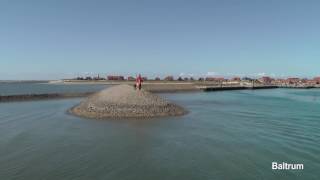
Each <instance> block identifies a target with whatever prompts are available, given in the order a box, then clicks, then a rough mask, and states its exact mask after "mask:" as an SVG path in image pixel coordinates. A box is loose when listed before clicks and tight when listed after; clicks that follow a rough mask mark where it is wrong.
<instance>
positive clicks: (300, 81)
mask: <svg viewBox="0 0 320 180" xmlns="http://www.w3.org/2000/svg"><path fill="white" fill-rule="evenodd" d="M135 80H136V78H135V77H133V76H128V77H125V76H121V75H107V76H100V75H96V76H85V77H82V76H79V77H76V78H73V79H65V80H64V81H65V82H82V81H86V82H87V81H92V82H94V81H102V82H114V81H116V82H125V81H129V82H130V81H135ZM143 80H144V81H145V82H168V83H170V82H175V83H179V82H190V83H197V84H201V83H205V84H216V85H223V86H254V85H256V86H261V85H264V86H278V87H288V88H290V87H291V88H318V87H320V77H314V78H312V79H307V78H297V77H290V78H285V79H282V78H272V77H269V76H263V77H260V78H250V77H232V78H225V77H198V78H193V77H181V76H178V77H174V76H166V77H164V78H160V77H155V78H148V77H146V76H144V77H143Z"/></svg>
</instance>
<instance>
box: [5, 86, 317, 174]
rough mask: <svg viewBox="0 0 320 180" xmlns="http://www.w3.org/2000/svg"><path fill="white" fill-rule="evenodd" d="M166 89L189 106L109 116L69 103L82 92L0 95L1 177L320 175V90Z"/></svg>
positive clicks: (172, 99) (170, 97)
mask: <svg viewBox="0 0 320 180" xmlns="http://www.w3.org/2000/svg"><path fill="white" fill-rule="evenodd" d="M160 95H161V96H164V97H165V98H167V99H170V100H171V101H174V102H175V103H178V104H180V105H182V106H184V107H185V108H187V109H188V110H189V111H190V112H189V114H187V115H185V116H182V117H171V118H157V119H150V120H145V119H144V120H104V121H101V120H92V119H85V118H78V117H75V116H72V115H70V114H68V113H67V112H66V111H67V109H69V108H70V107H72V106H74V105H76V104H78V103H79V102H80V101H81V100H82V99H64V100H51V101H31V102H12V103H0V179H1V180H2V179H3V180H11V179H21V180H25V179H32V180H37V179H46V180H57V179H59V180H64V179H68V180H69V179H83V180H87V179H97V180H99V179H101V180H106V179H110V180H114V179H117V180H118V179H119V180H123V179H128V180H129V179H130V180H131V179H134V180H142V179H146V180H150V179H155V180H164V179H167V180H171V179H172V180H177V179H183V180H189V179H190V180H191V179H192V180H197V179H198V180H206V179H208V180H209V179H210V180H212V179H243V180H250V179H252V180H253V179H267V180H269V179H288V180H289V179H290V180H292V179H304V180H308V179H315V180H317V179H319V177H320V171H319V169H320V90H318V89H310V90H299V89H268V90H239V91H221V92H208V93H204V92H197V93H176V94H160ZM272 162H278V163H282V162H286V163H299V164H303V165H304V169H303V170H273V169H272Z"/></svg>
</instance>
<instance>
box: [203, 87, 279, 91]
mask: <svg viewBox="0 0 320 180" xmlns="http://www.w3.org/2000/svg"><path fill="white" fill-rule="evenodd" d="M198 88H199V89H200V90H202V91H205V92H209V91H226V90H245V89H252V90H254V89H275V88H279V87H278V86H201V87H198Z"/></svg>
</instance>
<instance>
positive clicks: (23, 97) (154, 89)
mask: <svg viewBox="0 0 320 180" xmlns="http://www.w3.org/2000/svg"><path fill="white" fill-rule="evenodd" d="M59 84H61V83H59ZM63 84H64V83H63ZM91 84H92V83H91ZM122 84H128V85H132V86H133V83H128V82H122ZM109 85H117V83H114V82H112V84H109ZM132 88H133V87H132ZM276 88H288V89H310V88H312V87H281V86H272V85H269V86H266V85H259V86H254V87H252V86H240V85H233V86H231V85H229V86H225V85H224V86H221V85H220V86H218V85H215V84H208V83H207V84H204V83H203V84H199V83H198V84H196V83H181V82H178V83H177V82H170V83H165V82H163V83H150V82H149V83H144V85H143V89H144V90H146V91H149V92H151V93H187V92H191V93H192V92H214V91H233V90H259V89H276ZM314 88H317V87H314ZM94 93H96V92H84V93H43V94H18V95H3V96H0V103H3V102H23V101H33V100H51V99H67V98H81V97H88V96H90V95H92V94H94Z"/></svg>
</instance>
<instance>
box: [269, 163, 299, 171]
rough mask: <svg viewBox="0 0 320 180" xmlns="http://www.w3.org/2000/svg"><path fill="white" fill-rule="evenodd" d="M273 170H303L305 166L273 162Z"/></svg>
mask: <svg viewBox="0 0 320 180" xmlns="http://www.w3.org/2000/svg"><path fill="white" fill-rule="evenodd" d="M272 169H273V170H303V169H304V165H303V164H289V163H286V162H282V163H277V162H272Z"/></svg>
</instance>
